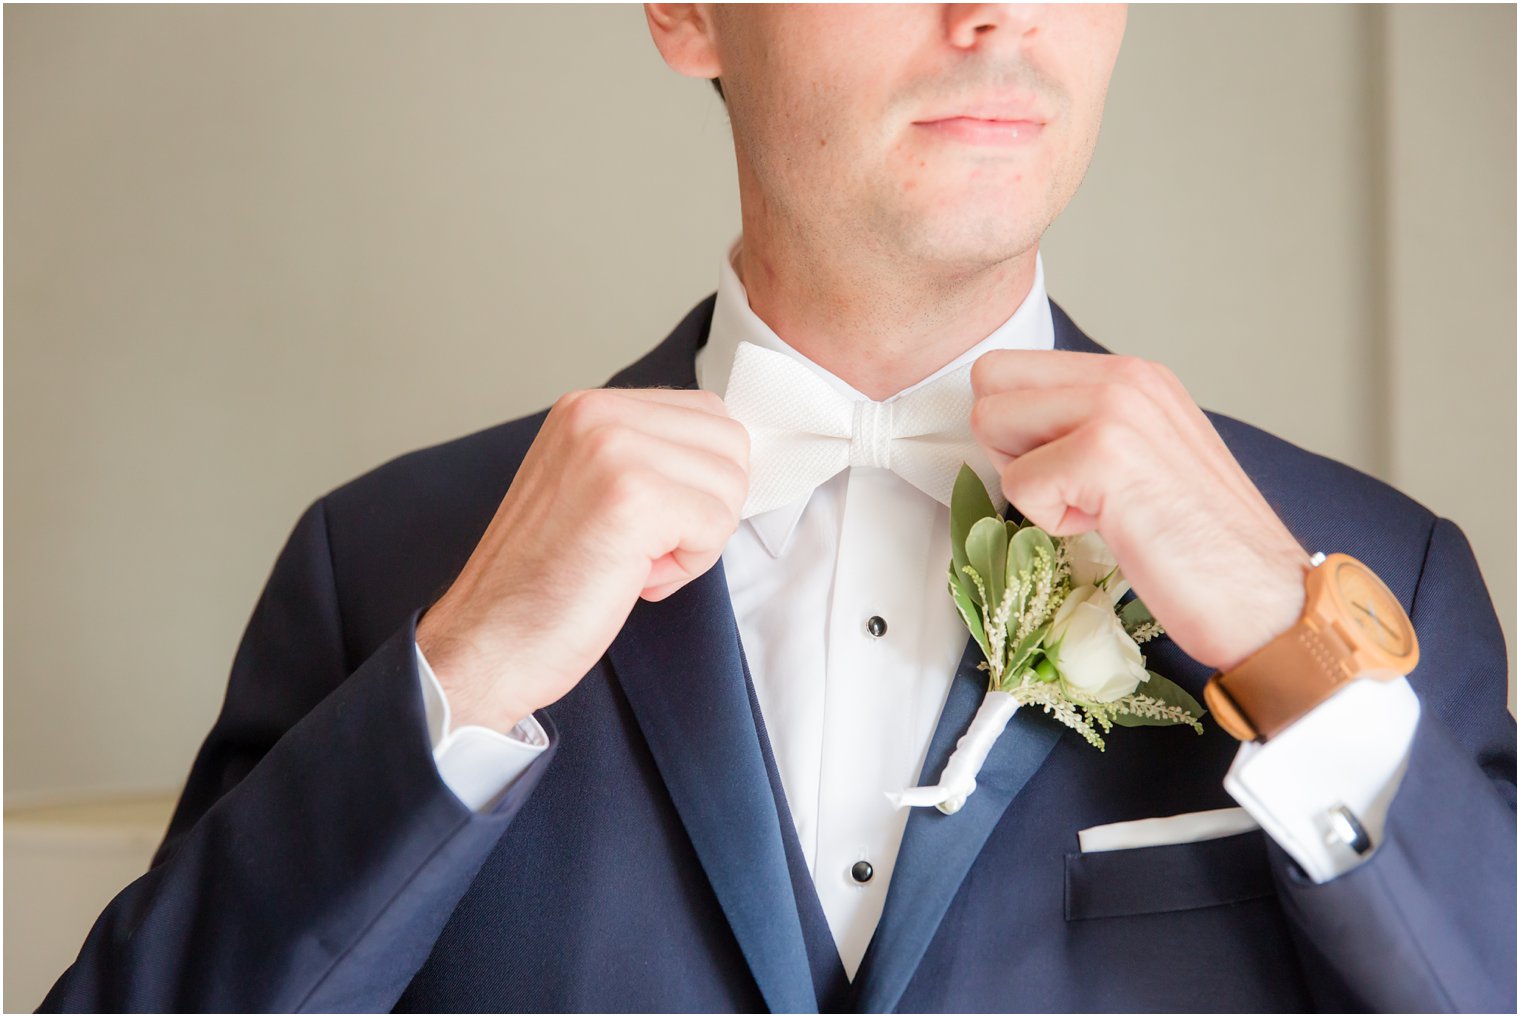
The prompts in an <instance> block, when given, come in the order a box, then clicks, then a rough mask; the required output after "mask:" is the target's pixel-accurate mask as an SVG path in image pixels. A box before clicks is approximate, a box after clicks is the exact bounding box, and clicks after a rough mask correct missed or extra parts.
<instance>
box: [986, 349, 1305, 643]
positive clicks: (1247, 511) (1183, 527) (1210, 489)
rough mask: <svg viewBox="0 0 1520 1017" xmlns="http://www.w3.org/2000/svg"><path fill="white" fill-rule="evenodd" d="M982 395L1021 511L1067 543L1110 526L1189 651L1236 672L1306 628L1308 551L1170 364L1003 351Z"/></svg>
mask: <svg viewBox="0 0 1520 1017" xmlns="http://www.w3.org/2000/svg"><path fill="white" fill-rule="evenodd" d="M971 387H972V391H973V393H974V394H975V395H976V403H975V405H974V407H973V408H972V412H971V431H972V434H973V435H974V436H975V437H976V439H977V441H978V442H979V443H980V444H981V445H982V447H983V448H985V449H986V451H987V454H988V457H989V459H991V461H992V464H993V465H994V466H996V467H997V468H998V470H999V472H1000V473H1001V474H1002V487H1003V493H1004V494H1005V495H1007V496H1008V500H1009V501H1010V502H1011V503H1012V504H1013V506H1014V508H1016V509H1018V511H1020V512H1022V513H1023V514H1024V516H1025V518H1027V519H1028V520H1030V521H1031V522H1033V523H1034V524H1035V525H1037V526H1039V527H1040V528H1042V529H1044V530H1045V531H1046V532H1048V533H1050V534H1052V535H1054V536H1069V535H1072V534H1076V533H1085V532H1087V531H1088V530H1094V529H1095V530H1097V531H1098V534H1099V535H1100V536H1101V537H1102V538H1103V540H1104V542H1105V543H1107V544H1108V546H1109V548H1110V549H1112V551H1113V553H1114V557H1115V559H1117V561H1118V563H1119V566H1120V568H1121V569H1123V571H1124V576H1125V578H1127V579H1128V580H1129V581H1130V583H1131V584H1132V585H1133V586H1134V588H1135V593H1136V595H1137V596H1139V597H1140V598H1141V599H1142V600H1144V601H1145V605H1146V607H1147V608H1149V609H1150V611H1151V614H1152V615H1154V616H1155V618H1156V620H1157V621H1158V622H1160V623H1161V625H1162V627H1163V628H1165V629H1166V632H1167V635H1169V636H1170V637H1171V638H1172V640H1173V641H1174V642H1176V644H1177V645H1178V646H1179V647H1181V649H1182V650H1183V651H1184V652H1185V653H1187V654H1188V655H1189V656H1191V657H1192V658H1194V659H1195V660H1197V661H1199V662H1200V663H1202V664H1205V665H1207V666H1209V667H1213V668H1216V669H1218V670H1228V669H1229V668H1232V667H1234V666H1235V665H1236V664H1239V663H1240V662H1241V661H1243V660H1244V659H1245V658H1247V657H1249V656H1250V655H1251V654H1252V653H1254V652H1255V651H1256V650H1257V649H1259V648H1261V647H1262V646H1265V645H1266V644H1267V643H1268V642H1270V641H1271V640H1272V639H1273V638H1275V637H1276V636H1278V635H1279V634H1281V633H1282V632H1284V631H1286V630H1287V629H1288V628H1289V627H1290V626H1291V625H1292V624H1293V623H1294V622H1295V621H1297V620H1298V616H1299V614H1300V612H1301V611H1302V610H1303V604H1304V578H1303V576H1304V569H1306V568H1307V567H1308V566H1309V555H1308V554H1307V553H1306V552H1305V551H1304V549H1303V547H1302V546H1301V545H1300V544H1299V543H1298V541H1297V540H1296V539H1295V538H1294V536H1293V535H1292V534H1291V533H1290V532H1288V528H1287V527H1286V526H1284V525H1283V523H1282V520H1280V519H1279V518H1278V517H1277V514H1276V513H1275V512H1273V511H1272V509H1271V507H1270V506H1269V505H1268V504H1267V503H1266V500H1265V499H1264V498H1262V496H1261V492H1260V491H1258V490H1257V489H1256V486H1255V485H1254V484H1253V483H1251V480H1250V478H1249V477H1247V476H1246V474H1245V471H1244V470H1242V469H1241V468H1240V464H1238V463H1237V462H1236V461H1235V458H1234V457H1233V456H1232V455H1230V451H1229V449H1228V448H1226V447H1225V444H1224V442H1223V441H1221V440H1220V438H1219V435H1218V433H1217V432H1215V430H1214V428H1213V426H1212V425H1211V424H1210V423H1209V421H1208V418H1207V417H1205V416H1204V415H1203V412H1202V411H1201V410H1199V408H1198V406H1197V405H1196V404H1195V403H1194V402H1193V400H1192V398H1191V397H1190V396H1189V395H1188V393H1187V390H1186V389H1184V388H1183V387H1182V383H1181V382H1179V381H1178V380H1177V377H1176V375H1174V374H1173V373H1172V372H1171V371H1170V370H1168V369H1167V368H1166V367H1164V366H1162V365H1161V364H1158V363H1154V362H1151V361H1147V360H1142V359H1140V358H1138V357H1126V356H1118V355H1114V354H1104V353H1074V352H1070V351H1066V350H1049V351H1046V350H994V351H992V352H990V353H986V354H984V355H982V356H981V357H980V358H978V359H977V361H976V363H975V364H974V365H973V366H972V369H971Z"/></svg>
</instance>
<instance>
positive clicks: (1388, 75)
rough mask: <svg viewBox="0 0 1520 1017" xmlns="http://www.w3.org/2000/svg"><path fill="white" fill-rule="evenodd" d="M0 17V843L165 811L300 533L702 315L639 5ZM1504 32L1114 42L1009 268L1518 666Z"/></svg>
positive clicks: (1361, 32) (659, 73) (1492, 16)
mask: <svg viewBox="0 0 1520 1017" xmlns="http://www.w3.org/2000/svg"><path fill="white" fill-rule="evenodd" d="M4 18H5V68H4V74H5V141H6V145H5V173H6V186H5V214H6V228H5V254H6V269H7V271H6V276H5V321H4V324H5V333H6V336H5V337H6V340H7V341H6V349H5V359H6V363H5V366H6V368H8V370H7V371H6V375H5V378H6V380H5V397H6V402H5V423H6V425H7V428H6V438H5V480H6V481H7V483H6V489H5V490H6V493H5V510H6V513H7V520H6V521H7V527H6V533H7V538H8V539H7V541H6V551H7V552H8V554H7V556H6V565H5V579H6V592H8V593H9V595H10V596H9V598H8V601H7V605H6V609H5V622H6V630H7V634H8V636H9V638H8V639H7V640H6V642H5V664H6V669H5V670H6V679H7V681H6V689H5V692H6V695H5V706H6V707H7V709H6V711H5V717H6V719H5V764H6V766H5V790H6V797H7V804H8V805H14V804H16V803H20V802H24V801H29V800H33V799H35V798H37V797H39V796H42V797H47V796H48V795H49V794H52V793H68V794H91V793H105V792H120V791H130V790H144V791H155V790H158V791H163V790H168V791H173V790H175V789H177V787H178V784H179V782H180V781H181V780H182V779H183V777H184V775H185V772H186V770H187V768H188V766H189V764H190V761H191V757H192V755H193V753H194V751H195V748H196V746H197V745H198V743H199V741H200V739H201V738H202V737H203V736H204V734H205V731H206V729H207V728H208V726H209V725H210V723H211V721H212V719H213V718H214V716H215V713H216V710H217V708H218V706H219V704H220V701H221V697H222V693H223V688H224V683H225V680H226V676H227V670H228V667H229V665H230V662H231V658H232V653H233V649H234V647H235V645H236V642H237V639H238V636H239V635H240V633H241V631H242V628H243V625H244V624H245V622H246V621H247V618H248V613H249V611H250V609H251V608H252V605H253V602H254V599H255V597H256V596H257V594H258V591H259V589H260V587H261V586H262V584H263V582H264V580H265V578H266V576H267V574H268V570H269V567H270V564H271V563H272V561H273V558H274V555H275V553H276V551H277V550H278V548H279V546H280V544H281V543H282V542H283V540H284V538H285V536H286V534H287V533H288V531H289V529H290V527H291V525H292V524H293V523H294V521H295V519H296V517H297V515H298V514H299V512H300V511H301V509H302V508H303V507H304V506H305V505H306V504H308V503H309V502H310V501H311V500H312V499H313V498H315V497H316V496H318V495H320V494H322V493H323V492H325V491H327V490H328V489H330V488H332V487H333V486H336V485H337V484H340V483H342V482H343V481H345V480H347V479H349V478H351V477H353V476H355V475H356V474H358V473H359V472H361V471H363V470H365V469H368V468H369V467H371V466H373V465H375V464H377V463H379V462H381V461H382V460H384V459H386V458H389V457H390V456H392V455H395V454H397V453H399V452H402V451H405V450H408V449H412V448H416V447H418V446H421V445H424V444H428V443H432V442H436V441H441V440H444V439H447V438H450V437H454V436H456V435H459V434H462V433H465V432H467V431H470V430H474V429H476V428H480V427H485V426H488V425H490V424H492V423H495V422H498V421H501V420H505V419H509V418H512V417H515V416H519V415H521V414H524V413H528V412H531V411H533V410H536V409H539V408H541V407H543V406H545V405H547V404H548V403H549V402H550V401H552V400H553V398H554V397H555V396H556V395H558V394H559V393H561V392H563V391H565V390H567V389H570V388H573V387H582V386H589V385H595V384H599V383H601V382H602V381H604V380H605V379H606V378H607V377H608V376H609V375H610V374H611V373H613V372H614V371H615V370H616V369H617V368H619V367H620V366H622V365H623V364H625V363H627V362H629V361H630V360H632V359H634V358H635V357H636V356H638V355H639V354H640V353H642V352H643V351H644V350H646V349H647V348H649V347H650V346H652V345H654V343H656V342H657V341H658V340H659V339H660V338H662V337H663V336H664V335H665V333H666V332H667V331H668V329H669V328H670V327H671V326H672V325H673V324H674V323H675V322H676V321H677V320H678V319H679V317H680V316H681V315H682V314H683V313H684V312H685V311H686V310H687V309H688V308H690V307H691V306H692V305H693V304H694V303H696V302H697V301H698V300H699V299H701V298H702V297H703V296H704V295H706V294H707V293H708V292H709V291H710V290H711V289H712V288H713V287H714V285H715V283H716V265H717V258H718V256H719V251H720V249H721V246H722V245H723V244H724V243H725V242H726V241H727V240H728V239H729V238H730V237H731V236H732V234H733V232H734V231H735V230H736V229H737V223H738V209H737V199H736V195H735V186H734V178H733V172H734V171H733V156H732V151H731V148H730V143H729V138H728V129H727V125H726V122H725V119H724V115H723V111H722V108H721V106H720V105H719V103H718V101H717V98H716V96H714V95H713V94H712V92H711V89H710V88H708V86H707V85H706V84H705V83H701V82H693V81H689V80H686V79H682V78H679V77H677V76H676V75H674V74H672V73H670V72H669V71H668V70H667V69H666V68H665V66H664V65H663V63H662V62H661V61H660V59H659V56H658V54H657V53H656V52H655V50H654V48H653V46H652V45H651V44H650V43H649V40H648V36H647V32H646V29H645V27H644V23H643V16H642V12H641V11H640V10H639V8H638V7H636V6H621V7H603V6H564V7H552V8H550V7H537V6H531V7H506V8H504V7H435V8H426V9H422V8H415V7H383V8H375V7H350V6H329V7H285V6H281V7H234V6H229V7H216V8H211V7H78V6H63V7H15V6H11V7H7V8H6V9H5V12H4ZM1514 18H1515V12H1514V9H1513V8H1512V7H1484V8H1466V7H1444V8H1440V9H1433V8H1400V9H1397V10H1386V9H1383V8H1377V7H1300V6H1293V7H1271V8H1264V7H1250V6H1235V7H1185V8H1183V7H1136V8H1134V9H1132V11H1131V15H1130V28H1129V35H1128V38H1127V40H1126V43H1125V50H1124V52H1123V54H1122V55H1121V57H1120V61H1119V66H1118V69H1117V71H1116V73H1115V77H1114V83H1113V88H1112V92H1111V97H1110V105H1109V112H1108V116H1107V119H1106V123H1105V126H1104V137H1103V140H1102V142H1101V143H1100V145H1099V149H1098V153H1097V157H1096V159H1095V162H1094V164H1093V167H1092V170H1091V172H1090V173H1089V175H1088V179H1087V181H1086V183H1085V184H1084V186H1083V189H1082V191H1081V192H1080V193H1079V194H1078V196H1077V198H1076V199H1075V201H1074V202H1073V204H1072V206H1071V207H1070V209H1068V211H1067V213H1066V214H1065V215H1064V216H1063V217H1062V219H1061V220H1060V221H1059V222H1058V223H1057V224H1056V226H1055V227H1054V228H1053V230H1052V231H1051V234H1050V235H1049V237H1048V238H1047V243H1046V247H1045V250H1046V267H1047V272H1048V281H1049V285H1050V290H1051V293H1052V295H1053V296H1054V297H1055V298H1056V299H1057V300H1058V301H1059V302H1061V303H1062V305H1063V306H1065V307H1066V308H1067V309H1068V310H1069V311H1070V312H1071V313H1072V314H1073V316H1074V317H1075V318H1076V320H1077V321H1078V322H1079V323H1080V324H1082V325H1083V326H1084V327H1085V328H1086V329H1087V330H1088V331H1089V332H1090V333H1091V334H1092V335H1093V336H1094V337H1095V338H1097V339H1098V340H1099V341H1100V342H1103V343H1105V344H1107V345H1109V346H1110V347H1111V348H1115V349H1119V350H1123V351H1127V352H1135V353H1139V354H1141V355H1145V356H1149V357H1153V358H1155V359H1160V360H1164V361H1166V362H1167V363H1169V364H1171V365H1172V366H1173V367H1174V368H1175V369H1177V371H1178V372H1179V373H1180V374H1181V376H1182V378H1183V380H1184V381H1185V382H1186V383H1187V384H1188V386H1189V388H1190V389H1191V390H1192V392H1193V394H1194V396H1195V397H1196V398H1197V399H1198V400H1199V402H1200V403H1202V404H1203V405H1205V406H1208V407H1210V408H1212V409H1218V410H1221V411H1223V412H1227V413H1230V414H1232V415H1234V416H1238V417H1241V418H1243V419H1246V420H1249V421H1251V422H1253V423H1256V424H1259V425H1261V426H1263V427H1266V428H1268V429H1269V430H1272V431H1275V432H1277V433H1279V434H1281V435H1283V436H1284V437H1286V438H1288V439H1290V440H1292V441H1294V442H1297V443H1299V444H1301V445H1304V446H1306V447H1308V448H1311V449H1314V450H1316V451H1319V452H1323V453H1326V454H1328V455H1331V456H1334V457H1336V458H1339V459H1342V460H1344V461H1346V462H1348V463H1351V464H1353V465H1355V466H1358V467H1360V468H1362V469H1365V470H1368V471H1369V472H1372V473H1374V474H1376V475H1378V476H1381V477H1383V478H1385V479H1387V480H1389V481H1391V482H1393V483H1395V484H1396V485H1398V486H1400V487H1402V488H1404V489H1405V490H1407V491H1409V492H1410V493H1411V494H1413V495H1414V496H1415V497H1417V498H1419V499H1421V500H1423V501H1425V502H1426V503H1427V504H1428V505H1430V506H1431V507H1432V508H1434V509H1435V510H1437V511H1438V512H1440V513H1442V514H1444V515H1447V516H1450V517H1452V518H1454V519H1455V520H1457V522H1458V523H1460V524H1461V525H1462V527H1463V528H1464V530H1465V531H1466V532H1467V533H1468V535H1469V537H1470V538H1471V539H1472V541H1473V544H1474V546H1475V548H1476V549H1477V552H1478V555H1479V559H1480V561H1481V563H1482V565H1483V568H1484V572H1485V575H1486V577H1487V578H1488V581H1489V584H1490V588H1491V590H1492V593H1493V595H1494V599H1495V602H1496V604H1497V605H1498V608H1499V611H1500V615H1501V617H1502V618H1503V619H1504V620H1505V623H1506V626H1507V631H1508V634H1509V636H1510V640H1511V645H1513V637H1514V615H1515V536H1514V534H1515V471H1514V463H1515V445H1514V437H1513V436H1514V433H1515V430H1514V429H1515V389H1514V378H1515V314H1514V299H1515V290H1514V279H1515V253H1514V252H1515V232H1514V223H1515V204H1514V202H1515V192H1514V179H1515V162H1514V152H1515V133H1514V125H1515V108H1514V85H1515V46H1514V39H1515V24H1514ZM7 825H8V827H9V825H10V824H9V821H8V824H7ZM12 917H13V915H12V912H11V909H9V908H8V909H7V926H8V928H9V927H10V922H11V920H12ZM82 933H83V930H82V929H81V930H79V934H80V935H82ZM76 941H77V937H76ZM7 1003H8V1004H14V1005H21V1004H23V1003H25V1001H24V1000H19V999H18V1000H12V999H10V998H9V996H7Z"/></svg>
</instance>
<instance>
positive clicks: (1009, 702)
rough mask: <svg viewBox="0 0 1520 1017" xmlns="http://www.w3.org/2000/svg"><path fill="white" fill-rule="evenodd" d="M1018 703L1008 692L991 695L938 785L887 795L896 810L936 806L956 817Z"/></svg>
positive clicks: (961, 741)
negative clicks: (905, 806) (919, 806)
mask: <svg viewBox="0 0 1520 1017" xmlns="http://www.w3.org/2000/svg"><path fill="white" fill-rule="evenodd" d="M1018 708H1019V704H1018V701H1017V700H1015V699H1014V698H1013V695H1012V694H1011V693H1008V692H989V693H987V695H986V696H985V697H984V698H983V699H982V705H981V707H979V708H978V709H977V711H976V716H975V717H973V718H972V720H971V726H970V727H969V728H967V729H966V733H965V734H963V735H961V737H960V741H958V742H956V743H955V751H954V752H952V753H950V760H949V762H947V763H945V769H944V771H943V772H942V773H941V774H940V775H939V783H938V784H935V785H933V786H932V787H915V788H909V789H908V790H906V791H904V792H902V793H901V794H893V793H892V792H890V791H888V792H887V800H888V801H890V802H891V803H892V807H893V808H896V809H900V808H902V807H903V806H904V805H908V806H914V805H933V806H934V807H935V808H937V809H939V810H940V811H941V812H943V813H944V814H945V815H947V816H953V815H955V814H956V813H957V812H959V811H960V810H961V806H962V805H965V804H966V798H967V796H969V795H970V794H971V792H973V791H975V790H976V775H977V774H979V773H981V772H982V764H983V763H985V762H986V761H987V753H989V752H991V751H992V744H993V743H994V742H996V741H997V740H998V736H999V735H1001V734H1002V733H1003V729H1004V728H1005V727H1007V726H1008V722H1009V721H1010V720H1012V719H1013V715H1014V713H1015V712H1016V711H1017V710H1018Z"/></svg>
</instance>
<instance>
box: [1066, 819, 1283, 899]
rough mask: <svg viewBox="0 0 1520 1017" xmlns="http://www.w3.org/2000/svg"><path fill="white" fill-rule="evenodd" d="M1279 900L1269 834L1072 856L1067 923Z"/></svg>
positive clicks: (1068, 871)
mask: <svg viewBox="0 0 1520 1017" xmlns="http://www.w3.org/2000/svg"><path fill="white" fill-rule="evenodd" d="M1274 892H1275V890H1274V888H1273V883H1272V869H1271V867H1270V864H1269V862H1268V860H1267V841H1266V834H1265V833H1263V832H1262V831H1261V830H1248V831H1246V832H1245V833H1237V834H1233V835H1231V836H1228V837H1216V838H1213V839H1211V840H1200V841H1193V842H1191V843H1186V844H1161V845H1157V846H1155V847H1137V848H1123V849H1120V850H1115V851H1088V852H1081V851H1072V852H1069V853H1067V855H1066V894H1065V900H1066V920H1067V921H1070V922H1074V921H1081V920H1084V919H1088V918H1119V917H1122V916H1125V915H1142V914H1154V913H1157V912H1166V911H1190V910H1192V909H1194V908H1207V907H1214V906H1215V905H1219V904H1234V903H1237V902H1239V901H1246V900H1252V899H1254V898H1257V897H1268V896H1271V895H1272V894H1273V893H1274Z"/></svg>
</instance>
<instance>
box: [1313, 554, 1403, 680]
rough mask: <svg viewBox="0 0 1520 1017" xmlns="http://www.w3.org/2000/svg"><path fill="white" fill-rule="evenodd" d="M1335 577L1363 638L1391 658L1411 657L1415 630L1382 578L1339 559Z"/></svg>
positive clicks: (1362, 567) (1346, 605)
mask: <svg viewBox="0 0 1520 1017" xmlns="http://www.w3.org/2000/svg"><path fill="white" fill-rule="evenodd" d="M1333 579H1334V586H1335V590H1336V592H1337V593H1338V594H1339V596H1340V600H1341V603H1342V604H1343V605H1344V607H1345V612H1346V614H1347V615H1348V616H1349V617H1350V618H1351V620H1352V622H1354V623H1355V624H1356V625H1357V626H1358V627H1359V629H1360V630H1361V633H1362V637H1363V638H1364V639H1366V640H1367V642H1369V643H1371V644H1372V645H1374V646H1376V647H1378V649H1380V650H1382V651H1383V652H1384V653H1386V654H1387V655H1388V656H1390V657H1394V658H1401V657H1407V656H1409V654H1410V653H1411V652H1412V651H1413V650H1414V629H1413V628H1412V627H1411V626H1410V624H1409V618H1408V616H1406V615H1405V614H1404V608H1403V606H1402V605H1400V604H1399V602H1398V600H1396V599H1395V598H1394V596H1393V594H1392V593H1390V592H1389V591H1388V587H1386V586H1384V585H1383V581H1382V580H1381V579H1379V578H1378V577H1377V576H1375V575H1374V574H1373V573H1371V572H1370V571H1368V570H1367V569H1366V568H1365V567H1364V566H1362V565H1361V564H1359V563H1357V562H1351V561H1341V562H1337V563H1336V564H1335V573H1334V576H1333Z"/></svg>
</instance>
